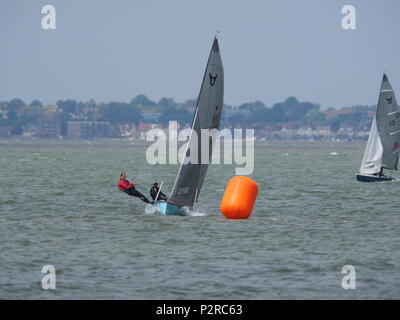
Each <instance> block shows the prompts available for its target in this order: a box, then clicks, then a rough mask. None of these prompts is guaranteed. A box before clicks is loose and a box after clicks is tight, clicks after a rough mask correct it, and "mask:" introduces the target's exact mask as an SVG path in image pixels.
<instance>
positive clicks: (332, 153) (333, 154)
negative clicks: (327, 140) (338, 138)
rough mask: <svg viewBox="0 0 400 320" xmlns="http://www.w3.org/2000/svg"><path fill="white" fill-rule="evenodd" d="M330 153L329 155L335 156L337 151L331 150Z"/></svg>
mask: <svg viewBox="0 0 400 320" xmlns="http://www.w3.org/2000/svg"><path fill="white" fill-rule="evenodd" d="M330 155H331V156H337V155H338V153H337V152H331V153H330Z"/></svg>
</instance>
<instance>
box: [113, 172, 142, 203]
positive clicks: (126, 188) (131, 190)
mask: <svg viewBox="0 0 400 320" xmlns="http://www.w3.org/2000/svg"><path fill="white" fill-rule="evenodd" d="M136 184H137V181H133V183H130V182H129V181H128V180H126V174H125V173H121V175H120V177H119V181H118V188H119V190H121V191H123V192H125V193H127V194H129V195H130V196H132V197H138V198H140V199H142V200H143V201H144V202H146V203H150V201H149V200H148V199H147V198H146V197H145V196H144V195H143V194H141V193H140V192H139V191H137V190H136V189H135V185H136Z"/></svg>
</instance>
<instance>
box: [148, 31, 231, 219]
mask: <svg viewBox="0 0 400 320" xmlns="http://www.w3.org/2000/svg"><path fill="white" fill-rule="evenodd" d="M223 96H224V70H223V66H222V59H221V54H220V50H219V45H218V40H217V38H214V42H213V45H212V48H211V52H210V56H209V58H208V62H207V67H206V71H205V73H204V77H203V83H202V85H201V89H200V94H199V97H198V99H197V103H196V108H195V111H194V116H193V121H192V125H191V132H190V136H189V140H188V143H187V149H186V153H185V158H184V160H183V162H182V164H181V167H180V169H179V173H178V176H177V177H176V180H175V185H174V188H173V191H172V195H171V197H170V198H169V199H170V200H169V201H168V202H162V201H157V202H156V204H155V205H156V206H157V208H158V211H159V212H160V213H162V214H166V215H175V214H178V215H182V214H185V212H186V211H185V209H184V208H185V207H186V208H189V209H193V206H194V204H195V202H197V199H198V197H199V194H200V190H201V187H202V185H203V182H204V178H205V176H206V173H207V169H208V163H209V162H210V161H208V163H201V159H202V157H201V152H202V146H201V130H202V129H208V130H212V129H219V124H220V120H221V113H222V105H223ZM194 132H195V133H196V134H197V139H196V138H194V137H193V133H194ZM213 145H214V139H210V140H209V143H208V146H203V148H208V155H209V160H210V159H211V156H212V149H213ZM194 148H196V149H197V150H196V149H194ZM196 151H197V152H196ZM191 152H192V153H194V154H197V159H198V161H190V158H193V157H190V153H191ZM192 156H193V154H192ZM196 162H197V163H196Z"/></svg>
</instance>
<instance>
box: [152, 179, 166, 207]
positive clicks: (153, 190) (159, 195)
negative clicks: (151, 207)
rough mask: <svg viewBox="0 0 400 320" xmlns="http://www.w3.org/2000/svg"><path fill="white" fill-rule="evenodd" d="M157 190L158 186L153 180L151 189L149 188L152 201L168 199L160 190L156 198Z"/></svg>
mask: <svg viewBox="0 0 400 320" xmlns="http://www.w3.org/2000/svg"><path fill="white" fill-rule="evenodd" d="M159 190H160V188H159V187H158V183H157V181H153V184H152V186H151V189H150V196H151V198H152V199H153V201H154V202H155V201H159V200H162V201H167V200H168V199H167V196H166V195H165V194H164V193H162V192H161V191H160V193H159V194H158V198H157V199H156V197H157V193H158V191H159Z"/></svg>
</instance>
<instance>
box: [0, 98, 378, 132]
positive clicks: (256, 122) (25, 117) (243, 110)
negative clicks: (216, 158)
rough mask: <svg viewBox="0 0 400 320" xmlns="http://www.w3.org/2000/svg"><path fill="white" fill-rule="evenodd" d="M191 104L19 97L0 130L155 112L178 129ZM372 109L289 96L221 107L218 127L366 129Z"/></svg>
mask: <svg viewBox="0 0 400 320" xmlns="http://www.w3.org/2000/svg"><path fill="white" fill-rule="evenodd" d="M195 105H196V100H195V99H192V100H187V101H185V102H183V103H178V102H175V101H174V99H172V98H162V99H160V101H158V102H155V101H152V100H150V99H149V98H148V97H146V96H145V95H138V96H137V97H135V98H134V99H132V100H131V101H130V102H129V103H125V102H116V101H111V102H109V103H96V102H95V101H94V100H89V101H86V102H83V101H79V102H78V101H76V100H71V99H67V100H59V101H57V102H56V104H55V105H53V104H47V105H43V104H42V103H41V102H40V101H39V100H33V101H32V102H31V103H30V104H27V103H25V102H24V101H22V100H21V99H12V100H10V101H2V102H0V127H11V128H12V130H11V133H12V134H14V135H19V134H22V132H23V128H24V126H27V125H30V124H35V123H38V121H39V119H40V118H42V117H48V116H53V117H61V118H62V119H64V120H66V121H77V120H85V121H109V122H111V123H112V124H124V123H130V124H132V123H134V124H139V123H140V122H149V121H154V120H148V117H146V115H151V114H157V115H158V117H157V118H158V122H160V123H162V124H167V123H168V122H169V121H170V120H176V121H178V122H179V123H180V124H181V125H182V126H185V125H190V123H191V122H192V118H193V112H194V110H195ZM375 109H376V106H353V107H343V108H341V109H339V110H338V109H333V108H330V109H327V110H321V109H320V105H318V104H315V103H311V102H299V101H298V100H297V99H296V98H295V97H289V98H287V99H286V100H285V101H283V102H279V103H275V104H274V105H272V106H271V107H267V106H266V105H265V104H264V103H263V102H261V101H255V102H249V103H244V104H241V105H239V106H231V105H224V108H223V114H222V125H223V126H228V127H251V128H261V127H264V126H266V125H269V126H277V127H279V126H282V125H286V126H287V125H292V126H294V127H300V126H304V125H308V126H313V125H320V126H329V127H330V128H331V130H333V131H334V132H336V131H337V130H338V129H339V128H340V127H351V128H355V129H359V130H367V129H368V127H369V126H370V124H371V121H372V119H371V112H374V111H375Z"/></svg>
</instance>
